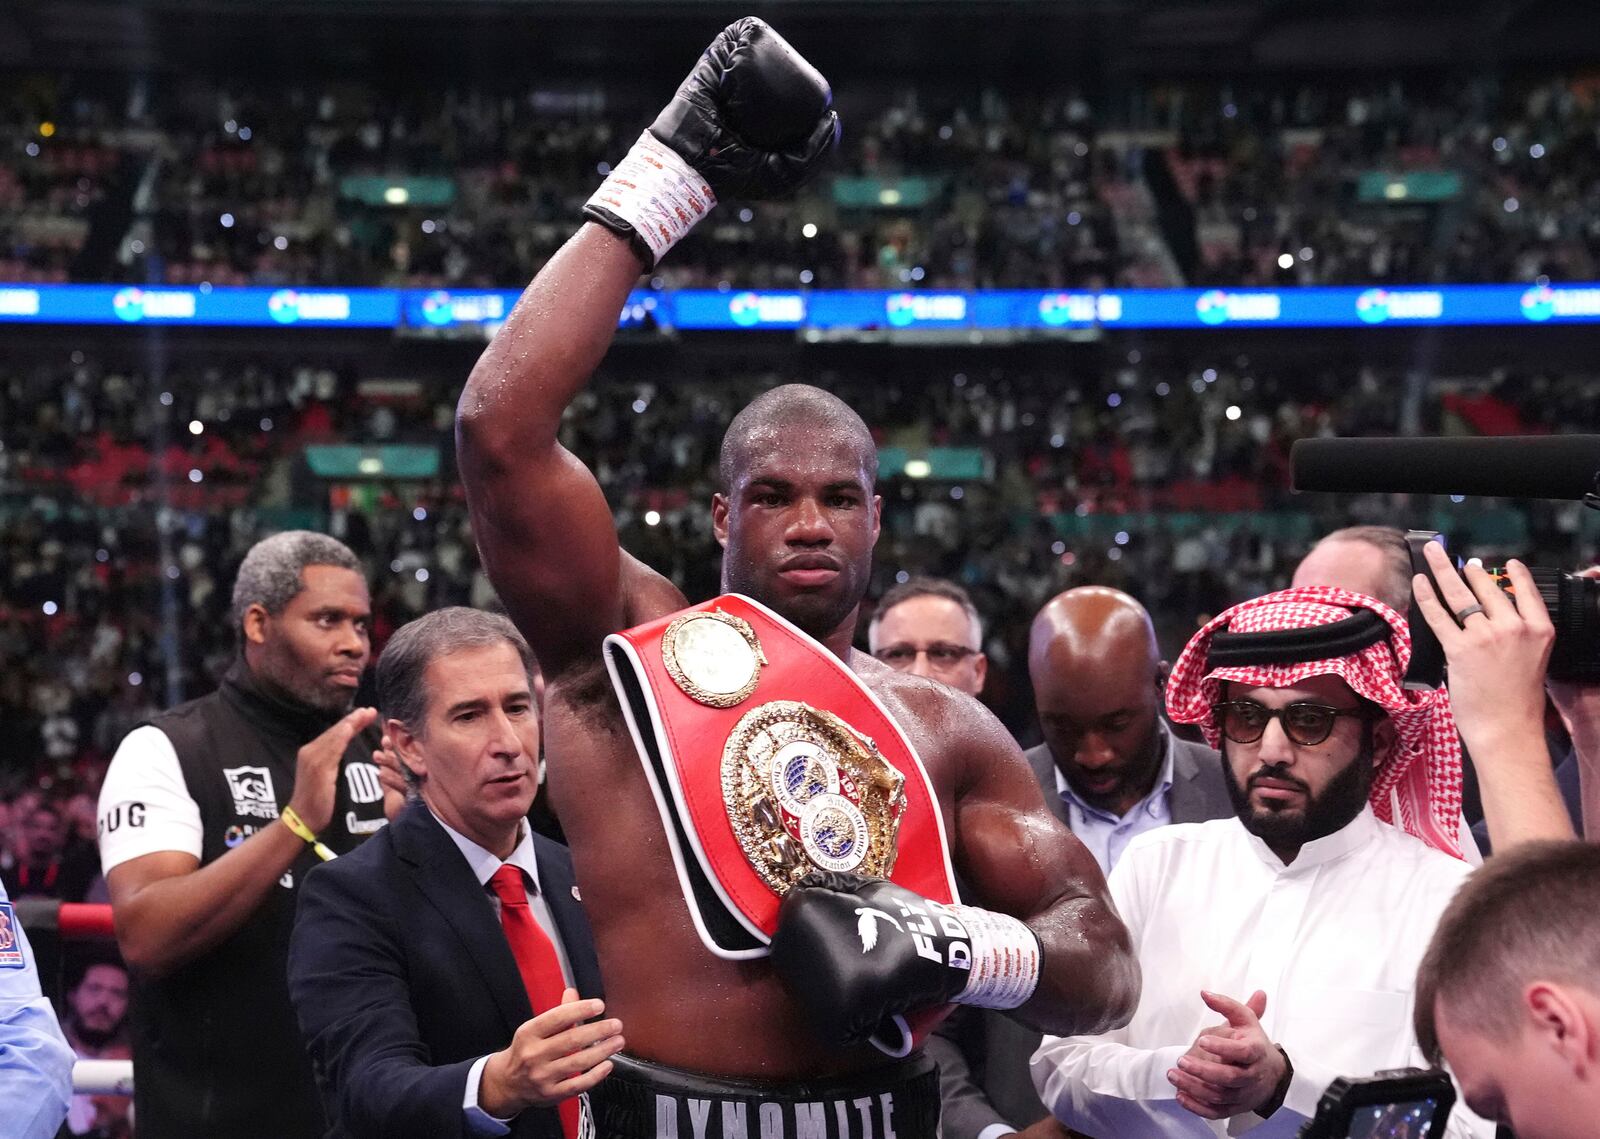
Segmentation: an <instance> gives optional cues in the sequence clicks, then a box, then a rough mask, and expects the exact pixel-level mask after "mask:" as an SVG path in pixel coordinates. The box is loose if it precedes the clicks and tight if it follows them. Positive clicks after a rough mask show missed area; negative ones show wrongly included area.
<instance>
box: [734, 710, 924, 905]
mask: <svg viewBox="0 0 1600 1139" xmlns="http://www.w3.org/2000/svg"><path fill="white" fill-rule="evenodd" d="M722 798H723V803H724V804H725V805H726V807H727V810H728V821H729V822H730V823H731V824H732V825H733V833H734V835H735V836H736V837H737V838H738V840H739V846H740V848H741V849H742V850H743V851H744V855H745V857H746V858H747V859H749V860H750V865H751V866H753V867H754V868H755V871H756V873H757V874H758V875H759V876H760V878H761V880H762V881H763V882H765V883H766V884H767V885H768V886H770V887H771V888H772V890H773V891H774V892H776V893H777V894H779V895H782V894H785V893H787V892H788V890H789V887H790V886H792V885H794V883H795V882H796V881H798V880H799V879H800V878H801V877H802V876H803V875H805V874H807V873H809V872H810V871H811V870H812V869H814V868H815V869H822V870H837V871H847V872H854V873H858V874H866V875H870V876H874V877H879V878H887V877H888V876H889V875H890V873H892V872H893V870H894V862H895V856H896V854H897V848H896V837H897V835H898V833H899V828H900V818H901V815H902V814H903V813H904V811H905V808H906V798H905V776H904V775H902V774H901V773H900V772H899V771H897V770H896V769H895V768H894V766H893V765H891V764H890V763H889V761H888V760H886V759H884V758H883V756H882V755H881V754H879V752H878V748H877V746H876V745H875V744H874V743H873V742H872V741H871V740H870V739H868V738H867V737H866V736H863V735H862V734H861V733H859V732H857V731H856V730H855V729H854V728H852V727H851V726H850V725H849V724H847V723H846V722H845V721H844V720H842V719H840V718H839V717H838V716H835V715H834V714H833V713H831V712H824V711H821V710H820V709H817V708H813V707H811V706H810V705H809V704H804V703H801V702H800V701H798V700H773V701H770V702H768V703H766V704H761V705H758V706H756V707H755V708H752V709H751V710H750V711H749V712H746V713H745V714H744V715H743V716H742V717H740V719H739V722H738V723H737V724H735V725H734V729H733V731H732V733H730V734H729V736H728V740H727V742H726V743H725V744H724V745H723V748H722Z"/></svg>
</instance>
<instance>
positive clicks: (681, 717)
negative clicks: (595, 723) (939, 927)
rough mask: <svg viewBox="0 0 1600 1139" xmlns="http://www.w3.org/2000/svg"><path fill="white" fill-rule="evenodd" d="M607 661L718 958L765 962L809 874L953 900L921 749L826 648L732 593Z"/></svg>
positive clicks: (639, 636)
mask: <svg viewBox="0 0 1600 1139" xmlns="http://www.w3.org/2000/svg"><path fill="white" fill-rule="evenodd" d="M605 658H606V668H607V669H608V670H609V672H610V673H611V682H612V684H613V685H615V687H616V690H617V695H618V697H619V699H620V700H621V703H622V711H623V715H624V716H625V717H626V719H627V722H628V730H629V731H630V732H631V733H632V734H633V742H634V746H635V747H636V748H637V749H638V752H639V758H640V760H641V761H642V762H643V763H644V770H645V774H646V776H648V778H649V780H650V789H651V791H652V792H653V793H654V794H655V798H656V806H657V807H658V808H659V809H660V811H661V821H662V824H663V827H664V829H665V830H666V834H667V840H668V841H669V842H670V843H671V846H672V859H673V863H674V865H675V866H676V868H677V872H678V881H679V883H680V884H681V885H682V887H683V896H684V899H685V901H686V902H687V903H688V906H689V914H690V916H691V917H692V918H693V920H694V925H695V929H696V930H697V931H698V932H699V934H700V939H701V941H703V942H704V943H705V946H706V948H707V949H709V950H710V951H711V952H712V953H714V954H716V955H717V956H718V957H723V958H727V959H729V960H744V959H749V958H754V957H764V956H766V955H767V953H768V949H767V946H768V943H769V942H770V941H771V938H772V933H773V931H774V930H775V929H776V928H777V923H778V905H779V903H780V902H781V901H782V899H783V895H784V894H785V893H787V892H788V890H789V888H790V887H791V886H792V885H794V883H795V882H796V881H798V880H799V879H800V878H801V877H802V876H804V875H805V874H807V873H810V872H811V871H812V870H813V869H821V870H833V871H844V872H849V873H855V874H863V875H867V876H871V877H879V878H888V879H890V880H891V881H893V882H896V883H899V884H900V885H902V886H905V887H906V888H907V889H910V890H915V891H916V892H917V893H918V894H921V895H922V896H923V897H926V898H931V899H933V900H934V901H938V902H947V903H948V902H956V901H959V898H958V897H957V894H956V886H955V875H954V873H953V872H952V870H951V868H950V853H949V847H948V845H947V843H946V841H945V834H944V819H943V817H942V816H941V814H940V812H939V802H938V799H937V798H936V797H935V795H934V792H933V785H932V784H931V783H930V782H929V780H928V775H927V772H926V771H924V770H923V767H922V761H921V759H919V758H918V756H917V753H916V749H915V748H913V747H912V746H911V741H910V740H909V739H907V738H906V735H905V733H904V732H902V731H901V730H900V727H899V725H898V724H896V723H895V722H894V720H893V718H891V717H890V715H889V713H888V711H887V710H885V708H884V707H883V705H882V704H880V703H879V702H878V698H877V697H876V696H874V695H873V694H872V692H871V691H870V690H869V689H868V688H867V687H866V685H864V684H862V683H861V681H860V680H859V679H857V677H856V675H855V673H853V672H851V671H850V669H849V668H847V667H846V666H845V664H844V662H843V661H841V660H840V659H839V658H838V657H836V656H834V655H833V653H831V652H829V651H828V650H827V649H826V648H825V647H823V645H822V644H821V643H820V642H818V641H816V640H814V639H813V638H811V637H809V636H807V635H806V634H805V633H803V632H801V631H800V630H799V629H797V628H796V627H795V626H794V625H792V624H790V623H789V622H788V621H786V620H784V619H783V618H782V617H780V616H778V615H777V614H776V613H774V612H772V610H770V609H768V608H766V606H764V605H761V604H759V603H758V602H755V601H752V600H751V599H750V598H748V597H744V596H742V595H740V594H736V593H730V594H726V595H724V596H722V597H718V598H715V599H714V600H711V601H707V602H706V603H704V604H703V605H696V606H693V607H692V608H689V609H684V610H682V611H680V612H678V613H675V614H673V615H671V616H669V617H663V618H661V619H660V620H657V621H652V622H650V623H649V624H646V625H640V626H639V627H638V628H635V629H629V630H627V631H625V632H622V633H613V634H612V635H611V636H609V637H607V638H606V640H605Z"/></svg>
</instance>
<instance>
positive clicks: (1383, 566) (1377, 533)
mask: <svg viewBox="0 0 1600 1139" xmlns="http://www.w3.org/2000/svg"><path fill="white" fill-rule="evenodd" d="M1290 584H1291V585H1293V586H1294V587H1295V588H1299V587H1300V586H1303V585H1333V586H1337V587H1339V588H1340V589H1349V590H1353V591H1354V592H1356V593H1364V594H1366V595H1367V596H1368V597H1376V598H1377V599H1378V600H1379V601H1381V602H1383V603H1384V604H1385V605H1387V606H1388V607H1389V608H1391V609H1393V610H1396V611H1397V612H1400V613H1404V612H1405V611H1406V610H1407V609H1408V608H1409V607H1410V605H1411V554H1410V552H1409V551H1408V550H1407V549H1406V536H1405V533H1404V532H1403V531H1401V530H1398V529H1396V528H1395V527H1393V526H1347V527H1345V528H1344V529H1343V530H1335V531H1334V532H1333V533H1331V534H1329V535H1328V536H1327V537H1325V538H1323V539H1322V541H1320V542H1318V543H1317V544H1316V545H1315V546H1312V547H1311V552H1310V553H1308V554H1307V555H1306V556H1305V557H1304V558H1301V559H1300V564H1299V565H1298V566H1296V567H1295V571H1294V580H1293V581H1292V582H1291V583H1290Z"/></svg>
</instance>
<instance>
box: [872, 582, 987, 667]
mask: <svg viewBox="0 0 1600 1139" xmlns="http://www.w3.org/2000/svg"><path fill="white" fill-rule="evenodd" d="M867 646H868V648H869V649H870V651H871V652H872V655H873V656H875V657H877V658H878V659H879V660H881V661H882V662H883V663H884V664H886V665H888V666H889V667H890V668H892V669H894V670H895V671H897V672H909V673H911V674H913V675H915V676H926V677H928V678H930V679H932V680H937V681H940V682H941V683H944V684H948V685H949V686H950V687H951V688H959V689H960V690H961V691H962V692H966V693H968V694H969V695H972V696H976V695H978V693H980V692H982V691H983V678H984V676H985V675H986V674H987V672H988V669H989V658H988V657H986V656H984V655H983V621H982V619H981V618H979V616H978V608H977V606H975V605H973V604H972V598H971V597H969V596H968V595H967V591H966V590H964V589H962V588H961V587H960V586H959V585H957V584H956V583H955V582H953V581H941V580H940V579H938V578H932V577H914V578H912V579H911V580H910V581H906V582H903V583H901V584H900V585H897V586H895V587H894V588H893V589H891V590H889V591H888V592H887V593H885V594H884V595H883V597H882V598H881V599H880V600H879V602H878V611H877V612H876V613H875V614H873V617H872V622H871V624H869V625H868V626H867Z"/></svg>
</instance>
